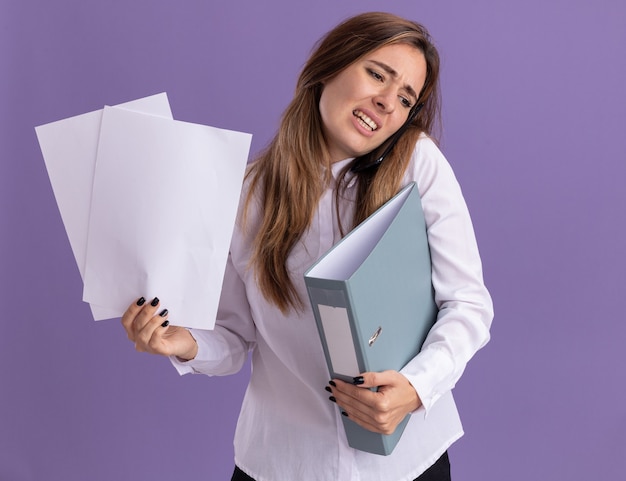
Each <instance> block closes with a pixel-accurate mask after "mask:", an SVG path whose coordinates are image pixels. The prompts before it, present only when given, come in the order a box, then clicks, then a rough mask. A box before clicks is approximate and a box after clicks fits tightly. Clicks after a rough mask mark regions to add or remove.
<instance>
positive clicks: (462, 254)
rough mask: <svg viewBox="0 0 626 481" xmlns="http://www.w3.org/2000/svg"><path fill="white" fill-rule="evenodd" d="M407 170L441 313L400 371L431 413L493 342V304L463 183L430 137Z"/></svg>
mask: <svg viewBox="0 0 626 481" xmlns="http://www.w3.org/2000/svg"><path fill="white" fill-rule="evenodd" d="M407 175H408V176H409V177H410V178H409V179H407V180H408V181H412V180H415V181H416V182H417V184H418V188H419V191H420V195H421V200H422V207H423V210H424V218H425V220H426V226H427V231H428V241H429V246H430V252H431V261H432V282H433V287H434V291H435V302H436V304H437V306H438V308H439V313H438V316H437V322H436V323H435V325H434V326H433V327H432V329H431V330H430V332H429V334H428V336H427V338H426V340H425V342H424V345H423V346H422V350H421V351H420V353H419V354H418V355H417V356H416V357H415V358H413V359H412V360H411V361H410V362H409V363H408V364H407V365H406V366H405V367H404V368H403V369H402V370H401V371H400V372H401V373H402V374H403V375H404V376H405V377H406V378H407V379H408V380H409V382H410V383H411V384H412V385H413V387H414V388H415V390H416V391H417V393H418V395H419V396H420V399H421V401H422V405H423V407H424V409H425V411H426V413H427V412H428V410H429V408H430V407H431V406H432V405H433V404H434V403H435V402H436V401H437V400H438V399H439V398H440V397H441V396H442V395H443V394H444V393H446V392H447V391H449V390H451V389H452V388H453V387H454V386H455V384H456V382H457V381H458V380H459V378H460V377H461V374H462V373H463V371H464V370H465V366H466V365H467V362H468V361H469V360H470V358H471V357H472V356H473V355H474V354H475V353H476V351H478V350H479V349H480V348H481V347H483V346H484V345H485V344H486V343H487V342H488V340H489V337H490V336H489V328H490V326H491V321H492V318H493V305H492V301H491V297H490V295H489V292H488V291H487V289H486V287H485V284H484V282H483V274H482V264H481V260H480V255H479V252H478V246H477V244H476V238H475V235H474V229H473V226H472V222H471V219H470V215H469V212H468V210H467V206H466V204H465V200H464V198H463V195H462V192H461V188H460V186H459V184H458V182H457V180H456V178H455V176H454V173H453V172H452V168H451V167H450V165H449V164H448V162H447V160H446V159H445V157H444V156H443V154H442V153H441V151H440V150H439V149H438V148H437V146H436V145H435V144H434V142H433V141H432V140H430V139H429V138H422V139H420V140H419V141H418V143H417V146H416V149H415V152H414V154H413V159H412V162H411V165H410V167H409V169H408V173H407Z"/></svg>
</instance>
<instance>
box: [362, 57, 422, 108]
mask: <svg viewBox="0 0 626 481" xmlns="http://www.w3.org/2000/svg"><path fill="white" fill-rule="evenodd" d="M369 61H370V62H372V63H373V64H376V65H378V66H379V67H380V68H382V69H383V70H384V71H385V72H387V73H388V74H389V75H391V76H392V77H395V78H398V72H396V71H395V70H394V69H393V68H391V67H390V66H389V65H387V64H386V63H384V62H380V61H378V60H371V59H370V60H369ZM404 89H405V90H406V91H407V93H408V94H409V95H410V96H411V97H413V98H414V99H415V100H416V101H417V99H418V97H417V94H416V93H415V90H413V87H411V86H410V85H409V84H406V85H404Z"/></svg>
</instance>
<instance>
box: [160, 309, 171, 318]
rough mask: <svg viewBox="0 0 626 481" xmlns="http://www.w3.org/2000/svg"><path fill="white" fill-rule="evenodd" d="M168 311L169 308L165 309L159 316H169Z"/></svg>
mask: <svg viewBox="0 0 626 481" xmlns="http://www.w3.org/2000/svg"><path fill="white" fill-rule="evenodd" d="M168 312H169V311H168V310H167V309H163V310H162V311H161V312H159V316H161V317H165V316H167V314H168Z"/></svg>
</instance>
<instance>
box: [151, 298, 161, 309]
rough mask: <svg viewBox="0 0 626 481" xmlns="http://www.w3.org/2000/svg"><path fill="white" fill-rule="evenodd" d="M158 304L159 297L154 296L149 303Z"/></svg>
mask: <svg viewBox="0 0 626 481" xmlns="http://www.w3.org/2000/svg"><path fill="white" fill-rule="evenodd" d="M158 304H159V298H158V297H155V298H154V299H152V302H151V303H150V305H151V306H152V307H156V306H157V305H158Z"/></svg>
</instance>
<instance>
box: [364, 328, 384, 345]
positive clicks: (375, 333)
mask: <svg viewBox="0 0 626 481" xmlns="http://www.w3.org/2000/svg"><path fill="white" fill-rule="evenodd" d="M382 330H383V328H382V326H381V327H379V328H378V329H376V332H374V334H372V337H370V340H369V341H368V342H367V344H369V346H370V347H372V344H374V343H375V342H376V339H378V336H380V333H381V332H382Z"/></svg>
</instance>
